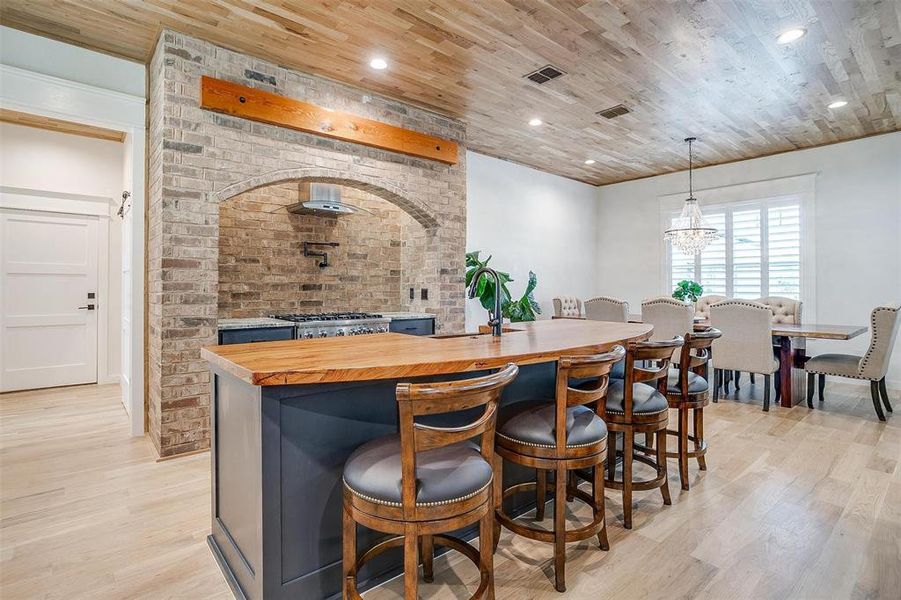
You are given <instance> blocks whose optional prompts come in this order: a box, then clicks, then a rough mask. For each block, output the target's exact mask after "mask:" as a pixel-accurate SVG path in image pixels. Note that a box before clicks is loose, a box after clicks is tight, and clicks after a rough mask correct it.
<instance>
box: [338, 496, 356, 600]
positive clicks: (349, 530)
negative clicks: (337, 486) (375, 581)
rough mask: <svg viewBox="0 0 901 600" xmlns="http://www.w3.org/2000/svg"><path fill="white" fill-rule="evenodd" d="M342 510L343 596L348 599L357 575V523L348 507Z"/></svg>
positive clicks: (345, 599)
mask: <svg viewBox="0 0 901 600" xmlns="http://www.w3.org/2000/svg"><path fill="white" fill-rule="evenodd" d="M341 512H342V513H343V515H344V516H343V521H344V536H343V537H344V542H343V549H344V551H343V556H342V566H341V568H342V571H343V573H344V583H343V585H342V586H341V597H342V598H343V599H344V600H347V599H348V598H350V590H351V585H350V582H351V581H353V579H354V578H355V577H356V576H357V573H356V571H357V524H356V522H355V521H354V519H353V517H351V516H350V513H349V512H347V510H346V509H344V510H342V511H341Z"/></svg>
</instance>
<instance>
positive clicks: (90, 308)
mask: <svg viewBox="0 0 901 600" xmlns="http://www.w3.org/2000/svg"><path fill="white" fill-rule="evenodd" d="M78 310H94V305H93V304H88V305H87V306H79V307H78Z"/></svg>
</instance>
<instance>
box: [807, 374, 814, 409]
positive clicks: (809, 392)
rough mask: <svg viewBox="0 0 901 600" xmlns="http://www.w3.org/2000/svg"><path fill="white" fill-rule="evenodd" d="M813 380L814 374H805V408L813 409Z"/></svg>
mask: <svg viewBox="0 0 901 600" xmlns="http://www.w3.org/2000/svg"><path fill="white" fill-rule="evenodd" d="M815 379H816V373H808V374H807V408H813V385H814V383H815V381H814V380H815Z"/></svg>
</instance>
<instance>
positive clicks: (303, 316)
mask: <svg viewBox="0 0 901 600" xmlns="http://www.w3.org/2000/svg"><path fill="white" fill-rule="evenodd" d="M269 317H270V318H272V319H281V320H283V321H294V322H295V323H309V322H314V321H359V320H362V319H381V318H382V315H377V314H373V313H362V312H340V313H337V312H335V313H290V314H284V315H269Z"/></svg>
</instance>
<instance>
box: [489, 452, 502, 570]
mask: <svg viewBox="0 0 901 600" xmlns="http://www.w3.org/2000/svg"><path fill="white" fill-rule="evenodd" d="M492 488H493V489H492V490H491V492H492V496H493V500H494V510H495V511H496V512H500V510H501V504H502V503H503V501H504V459H503V458H501V456H500V455H499V454H497V453H495V455H494V483H493V485H492ZM500 541H501V522H500V521H499V520H497V519H494V544H492V550H494V551H495V552H497V545H498V543H499V542H500Z"/></svg>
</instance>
